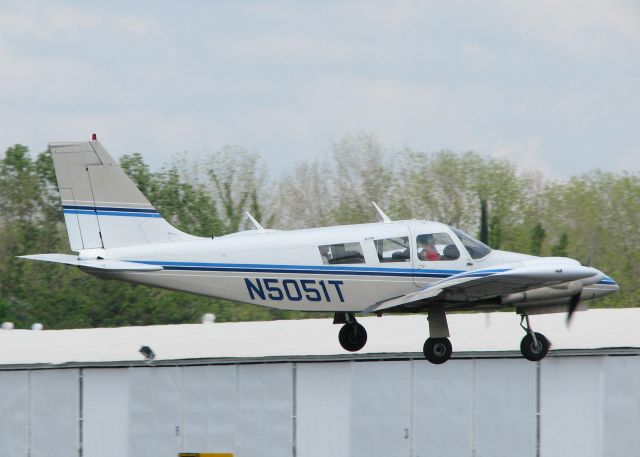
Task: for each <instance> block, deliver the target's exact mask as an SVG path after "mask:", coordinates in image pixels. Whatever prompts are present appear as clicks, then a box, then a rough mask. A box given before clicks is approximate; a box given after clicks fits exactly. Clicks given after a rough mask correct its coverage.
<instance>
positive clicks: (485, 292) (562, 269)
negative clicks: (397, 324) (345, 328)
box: [363, 264, 601, 313]
mask: <svg viewBox="0 0 640 457" xmlns="http://www.w3.org/2000/svg"><path fill="white" fill-rule="evenodd" d="M598 274H601V273H600V272H599V271H598V270H596V269H595V268H590V267H584V266H581V265H566V264H565V265H562V264H559V265H552V264H545V265H532V266H525V267H519V268H494V269H487V270H475V271H469V272H465V273H460V274H458V275H454V276H451V277H449V278H447V279H444V280H442V281H438V282H436V283H433V284H430V285H428V286H426V287H424V288H422V289H420V290H417V291H415V292H411V293H408V294H405V295H402V296H400V297H395V298H392V299H390V300H385V301H382V302H379V303H376V304H375V305H373V306H371V307H369V308H367V309H366V310H364V311H363V312H365V313H373V312H378V311H382V310H387V309H391V308H397V307H403V306H405V305H411V304H419V303H425V304H426V303H429V302H435V301H437V302H438V303H445V304H454V303H457V304H460V303H468V304H472V303H474V302H478V301H481V300H484V299H488V298H491V297H498V296H501V295H507V294H512V293H516V292H523V291H525V290H531V289H537V288H540V287H548V286H554V285H557V284H562V283H566V282H570V281H576V280H581V279H587V278H591V277H593V276H596V275H598Z"/></svg>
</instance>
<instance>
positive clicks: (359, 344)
mask: <svg viewBox="0 0 640 457" xmlns="http://www.w3.org/2000/svg"><path fill="white" fill-rule="evenodd" d="M339 320H342V322H344V325H343V326H342V328H341V329H340V333H338V340H339V341H340V346H342V347H343V348H344V349H345V350H347V351H349V352H356V351H359V350H360V349H362V348H363V347H364V345H365V344H366V343H367V330H366V329H365V328H364V327H363V326H362V324H359V323H358V322H357V321H356V318H355V316H354V315H353V313H344V316H340V317H338V315H337V314H336V317H335V319H334V322H336V321H339ZM342 322H336V323H342Z"/></svg>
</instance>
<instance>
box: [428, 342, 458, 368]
mask: <svg viewBox="0 0 640 457" xmlns="http://www.w3.org/2000/svg"><path fill="white" fill-rule="evenodd" d="M422 351H423V352H424V357H425V358H426V359H427V360H428V361H429V362H431V363H435V364H436V365H440V364H441V363H445V362H446V361H447V360H449V358H450V357H451V352H452V349H451V341H449V338H427V341H425V342H424V347H423V348H422Z"/></svg>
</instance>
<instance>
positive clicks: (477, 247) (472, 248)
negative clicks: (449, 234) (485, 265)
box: [450, 227, 491, 259]
mask: <svg viewBox="0 0 640 457" xmlns="http://www.w3.org/2000/svg"><path fill="white" fill-rule="evenodd" d="M450 228H451V230H453V233H455V234H456V235H458V238H460V241H461V242H462V245H463V246H464V247H465V249H466V250H467V252H468V253H469V255H470V256H471V258H472V259H481V258H483V257H485V256H487V255H489V253H490V252H491V248H490V247H489V246H487V245H486V244H484V243H482V242H480V241H478V240H476V239H475V238H472V237H470V236H469V235H467V234H466V233H464V232H463V231H462V230H460V229H457V228H455V227H450Z"/></svg>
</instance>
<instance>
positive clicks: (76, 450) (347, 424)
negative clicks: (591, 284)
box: [0, 356, 640, 457]
mask: <svg viewBox="0 0 640 457" xmlns="http://www.w3.org/2000/svg"><path fill="white" fill-rule="evenodd" d="M0 393H1V394H2V396H3V401H2V402H0V456H3V457H4V456H8V457H14V456H15V457H29V456H30V457H58V456H60V457H62V456H65V457H68V456H74V455H76V456H79V455H82V456H83V457H107V456H119V457H145V456H150V457H151V456H153V457H163V456H166V457H170V456H171V457H175V456H177V454H178V453H179V452H231V453H234V454H235V455H236V456H242V457H253V456H260V457H270V456H277V457H282V456H294V455H296V456H298V457H316V456H317V457H320V456H323V457H324V456H327V455H331V456H335V457H340V456H343V457H347V456H378V455H379V456H385V457H386V456H407V457H409V456H411V457H426V456H430V455H438V456H442V457H447V456H451V457H454V456H455V457H462V456H469V457H471V456H477V457H481V456H513V455H518V456H524V457H534V456H537V455H540V456H542V457H554V456H565V455H581V456H607V457H609V456H611V457H616V456H629V455H640V434H638V433H637V430H639V429H640V357H634V356H619V357H606V356H597V357H596V356H590V357H549V358H547V359H545V360H544V361H543V362H542V363H541V364H540V368H538V365H536V364H534V363H530V362H527V361H524V360H522V359H476V360H456V359H454V360H451V361H449V362H448V363H446V364H444V365H441V366H434V365H431V364H429V363H427V362H425V361H423V360H414V361H376V362H327V363H320V362H318V363H316V362H312V363H311V362H310V363H296V364H293V363H275V364H246V365H211V366H187V367H151V366H150V367H139V368H109V369H99V368H91V369H83V370H79V369H68V370H61V369H56V370H32V371H0ZM81 411H82V413H81ZM538 411H539V414H538ZM81 414H82V417H81ZM80 419H82V420H80ZM80 449H81V450H82V454H81V453H80ZM538 451H539V454H538Z"/></svg>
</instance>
